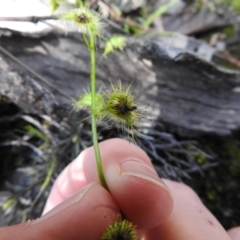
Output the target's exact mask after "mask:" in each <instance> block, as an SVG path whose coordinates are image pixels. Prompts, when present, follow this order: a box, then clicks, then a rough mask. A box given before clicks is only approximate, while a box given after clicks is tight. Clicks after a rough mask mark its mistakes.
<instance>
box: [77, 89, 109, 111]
mask: <svg viewBox="0 0 240 240" xmlns="http://www.w3.org/2000/svg"><path fill="white" fill-rule="evenodd" d="M91 106H92V96H91V93H86V94H85V95H83V96H81V97H80V98H79V100H77V101H76V102H75V103H74V107H75V108H81V107H85V108H89V109H91ZM95 106H96V109H97V110H101V109H102V108H103V106H104V99H103V97H102V96H101V95H100V94H98V93H96V94H95Z"/></svg>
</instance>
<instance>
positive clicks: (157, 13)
mask: <svg viewBox="0 0 240 240" xmlns="http://www.w3.org/2000/svg"><path fill="white" fill-rule="evenodd" d="M178 1H179V0H172V1H170V2H168V3H167V4H165V5H163V6H162V7H160V8H159V9H157V10H156V11H155V12H153V13H152V14H151V15H150V16H149V17H148V18H147V19H146V21H144V23H143V25H144V26H145V27H149V26H150V25H151V24H152V22H153V21H154V19H156V18H157V17H159V16H160V15H162V14H163V13H165V12H166V11H167V10H168V9H170V8H171V7H173V6H174V5H175V4H176V3H177V2H178Z"/></svg>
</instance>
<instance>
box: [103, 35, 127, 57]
mask: <svg viewBox="0 0 240 240" xmlns="http://www.w3.org/2000/svg"><path fill="white" fill-rule="evenodd" d="M126 44H127V38H126V37H124V36H121V35H114V36H113V37H111V38H110V39H108V40H107V42H106V44H105V49H104V53H103V56H104V57H106V56H107V55H108V54H109V53H111V52H113V51H114V50H116V49H119V50H121V51H122V50H123V49H124V47H125V46H126Z"/></svg>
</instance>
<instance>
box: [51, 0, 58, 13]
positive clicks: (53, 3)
mask: <svg viewBox="0 0 240 240" xmlns="http://www.w3.org/2000/svg"><path fill="white" fill-rule="evenodd" d="M59 5H60V0H51V1H50V8H51V11H52V13H53V12H54V11H55V10H57V9H58V7H59Z"/></svg>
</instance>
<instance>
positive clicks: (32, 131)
mask: <svg viewBox="0 0 240 240" xmlns="http://www.w3.org/2000/svg"><path fill="white" fill-rule="evenodd" d="M25 129H26V131H27V132H28V133H30V134H32V135H33V136H36V137H39V138H40V139H42V140H43V141H44V142H47V143H49V142H50V139H49V138H48V136H47V135H46V134H44V133H42V132H41V131H39V130H38V129H37V128H35V127H33V126H31V125H27V126H26V127H25Z"/></svg>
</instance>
